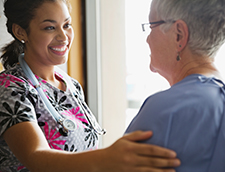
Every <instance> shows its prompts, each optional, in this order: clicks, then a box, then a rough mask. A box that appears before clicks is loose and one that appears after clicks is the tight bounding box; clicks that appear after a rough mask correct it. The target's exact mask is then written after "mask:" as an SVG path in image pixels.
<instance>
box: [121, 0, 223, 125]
mask: <svg viewBox="0 0 225 172" xmlns="http://www.w3.org/2000/svg"><path fill="white" fill-rule="evenodd" d="M125 3H126V5H125V7H126V10H125V12H126V13H125V14H126V67H127V76H126V85H127V101H128V108H127V110H126V126H128V124H129V123H130V121H131V120H132V119H133V117H134V116H135V115H136V114H137V113H138V110H139V108H140V106H141V104H142V103H143V101H144V100H145V99H146V98H147V97H148V96H149V95H151V94H153V93H156V92H158V91H161V90H164V89H167V88H169V84H168V82H167V81H166V80H165V79H164V78H163V77H161V76H160V75H159V74H155V73H152V72H151V71H150V69H149V60H150V57H149V54H150V52H149V47H148V45H147V43H146V38H147V35H146V34H145V33H143V32H142V29H141V24H142V23H146V22H148V14H149V9H150V3H151V1H150V0H142V1H139V0H126V1H125ZM224 56H225V44H224V45H223V47H222V48H221V49H220V51H219V52H218V54H217V57H216V58H215V59H216V60H215V64H216V66H217V67H218V68H219V70H220V72H221V74H225V67H224V65H225V57H224ZM224 77H225V76H224Z"/></svg>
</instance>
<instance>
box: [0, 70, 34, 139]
mask: <svg viewBox="0 0 225 172" xmlns="http://www.w3.org/2000/svg"><path fill="white" fill-rule="evenodd" d="M35 95H36V90H35V89H33V88H32V87H31V86H30V85H29V83H27V82H26V81H25V80H23V78H20V77H16V76H14V75H12V74H7V73H1V74H0V136H2V134H3V133H4V132H5V131H6V130H7V129H8V128H10V127H11V126H13V125H16V124H18V123H21V122H24V121H37V120H36V115H35V110H34V106H35V101H36V100H35V97H36V96H35Z"/></svg>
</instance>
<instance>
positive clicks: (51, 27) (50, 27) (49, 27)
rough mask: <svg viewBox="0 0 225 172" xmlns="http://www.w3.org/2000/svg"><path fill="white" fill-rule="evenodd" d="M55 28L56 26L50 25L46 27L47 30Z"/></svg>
mask: <svg viewBox="0 0 225 172" xmlns="http://www.w3.org/2000/svg"><path fill="white" fill-rule="evenodd" d="M54 29H55V27H54V26H48V27H46V28H45V30H54Z"/></svg>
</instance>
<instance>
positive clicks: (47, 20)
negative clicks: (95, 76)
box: [41, 17, 71, 23]
mask: <svg viewBox="0 0 225 172" xmlns="http://www.w3.org/2000/svg"><path fill="white" fill-rule="evenodd" d="M70 19H71V17H68V18H66V19H65V22H66V21H68V20H70ZM44 22H51V23H57V21H55V20H52V19H45V20H43V21H42V22H41V23H44Z"/></svg>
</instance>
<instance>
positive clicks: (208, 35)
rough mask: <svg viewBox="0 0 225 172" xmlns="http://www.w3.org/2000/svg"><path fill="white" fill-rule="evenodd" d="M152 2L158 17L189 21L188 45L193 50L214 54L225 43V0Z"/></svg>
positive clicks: (208, 54)
mask: <svg viewBox="0 0 225 172" xmlns="http://www.w3.org/2000/svg"><path fill="white" fill-rule="evenodd" d="M153 1H154V3H155V10H156V13H157V16H158V18H160V19H162V20H165V21H167V20H178V19H181V20H183V21H184V22H185V23H186V24H187V26H188V30H189V41H188V45H189V47H190V49H191V51H192V52H193V53H195V54H198V55H203V56H208V57H211V58H213V57H214V56H215V54H216V53H217V51H218V49H219V48H220V47H221V45H222V44H223V43H224V42H225V0H153ZM169 26H171V24H170V25H169ZM163 27H164V28H163ZM166 27H168V25H167V26H166V25H164V26H161V29H162V30H164V31H165V30H166Z"/></svg>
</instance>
